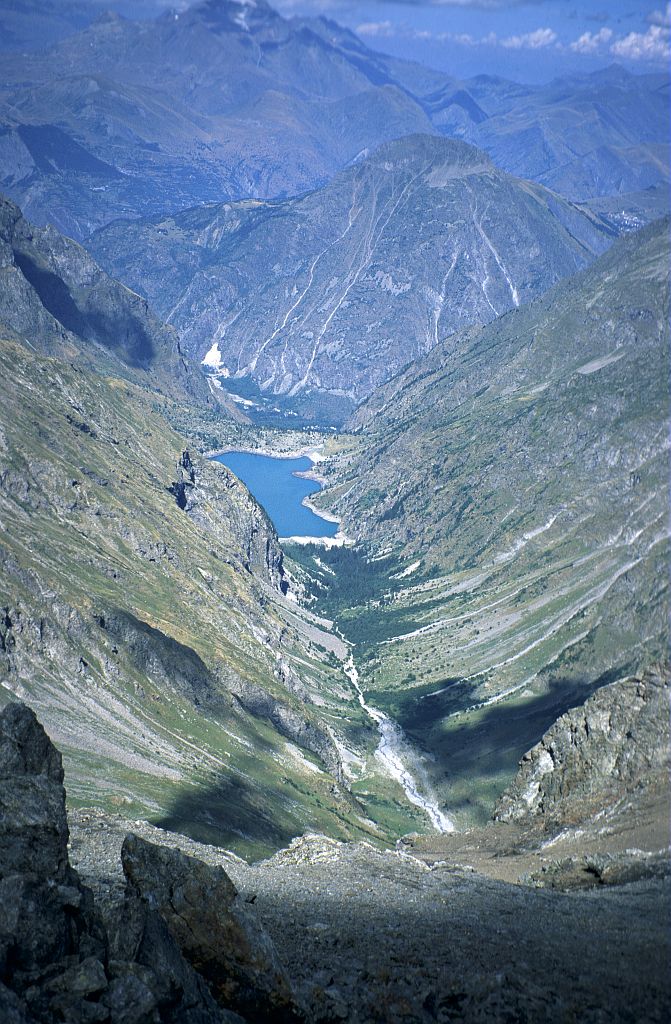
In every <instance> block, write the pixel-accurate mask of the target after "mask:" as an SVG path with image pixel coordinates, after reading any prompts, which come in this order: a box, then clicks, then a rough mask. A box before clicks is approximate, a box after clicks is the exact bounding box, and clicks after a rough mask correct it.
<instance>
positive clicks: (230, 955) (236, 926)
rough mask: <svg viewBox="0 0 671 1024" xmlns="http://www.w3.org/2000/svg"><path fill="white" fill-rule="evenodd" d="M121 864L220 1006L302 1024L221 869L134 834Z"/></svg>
mask: <svg viewBox="0 0 671 1024" xmlns="http://www.w3.org/2000/svg"><path fill="white" fill-rule="evenodd" d="M121 862H122V865H123V870H124V874H125V876H126V878H127V879H128V882H129V885H130V887H131V889H132V890H134V891H135V892H137V894H138V895H139V896H140V897H142V899H143V900H144V901H146V903H147V904H148V905H149V906H150V907H151V908H152V909H153V910H157V911H158V912H159V914H160V915H161V917H162V918H163V920H164V921H165V922H166V924H167V926H168V930H169V932H170V934H171V935H172V937H173V938H174V939H175V941H176V942H177V944H178V946H179V947H180V949H181V951H182V953H183V954H184V956H185V957H186V959H187V960H188V961H189V962H190V963H191V964H192V965H193V967H195V968H196V969H197V970H198V972H199V973H200V974H202V976H203V977H204V978H206V979H207V980H208V982H209V983H210V986H211V989H212V992H213V994H214V995H215V996H216V998H217V1000H218V1001H219V1002H220V1003H222V1004H223V1005H226V1006H232V1007H235V1008H236V1009H242V1010H243V1012H244V1013H245V1016H246V1017H247V1018H248V1019H249V1020H253V1021H257V1020H258V1021H264V1020H267V1019H270V1020H273V1021H277V1022H278V1024H279V1022H281V1021H296V1020H299V1019H300V1015H299V1014H298V1013H297V1012H296V1010H295V1007H294V1001H293V996H292V992H291V986H290V984H289V980H288V978H287V976H286V974H285V972H284V970H283V968H282V967H281V965H280V963H279V961H278V959H277V954H276V952H275V948H274V946H273V944H272V942H271V941H270V939H269V937H268V935H267V933H266V932H265V931H264V929H263V927H262V926H261V924H260V922H259V921H258V918H257V917H256V914H255V912H254V910H253V909H252V907H250V906H249V904H247V903H245V901H244V900H243V899H242V898H241V897H240V896H239V895H238V892H237V890H236V888H235V886H234V885H233V883H232V882H231V880H230V878H229V877H228V875H227V874H226V872H225V871H224V869H223V868H222V867H210V866H208V865H207V864H203V862H202V861H199V860H196V859H195V858H194V857H187V856H186V855H185V854H183V853H182V852H181V851H180V850H175V849H168V848H166V847H164V846H157V845H155V844H153V843H148V842H147V841H146V840H145V839H142V838H140V837H139V836H136V835H133V834H130V835H128V836H126V838H125V840H124V843H123V846H122V848H121Z"/></svg>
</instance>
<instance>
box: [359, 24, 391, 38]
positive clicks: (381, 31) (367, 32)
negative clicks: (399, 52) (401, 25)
mask: <svg viewBox="0 0 671 1024" xmlns="http://www.w3.org/2000/svg"><path fill="white" fill-rule="evenodd" d="M354 31H355V32H356V33H357V34H358V35H360V36H382V37H383V38H388V37H389V36H393V35H395V34H396V33H395V28H394V25H392V23H391V22H390V21H364V22H363V24H362V25H357V27H356V29H355V30H354Z"/></svg>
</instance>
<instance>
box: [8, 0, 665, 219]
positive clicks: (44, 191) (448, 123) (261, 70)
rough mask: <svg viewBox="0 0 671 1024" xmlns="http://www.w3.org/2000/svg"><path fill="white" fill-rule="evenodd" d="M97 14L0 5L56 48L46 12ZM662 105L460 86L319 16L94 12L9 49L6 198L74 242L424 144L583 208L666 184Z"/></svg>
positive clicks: (233, 7) (661, 84)
mask: <svg viewBox="0 0 671 1024" xmlns="http://www.w3.org/2000/svg"><path fill="white" fill-rule="evenodd" d="M127 6H128V9H131V7H132V5H127ZM80 8H81V10H80ZM90 10H91V8H90V5H78V4H73V5H70V4H66V5H65V6H62V5H59V6H58V7H57V6H56V5H54V4H49V3H48V2H47V0H25V3H24V4H22V5H15V4H14V5H9V8H8V7H7V5H5V7H4V8H3V7H2V5H1V4H0V24H8V25H9V23H10V22H11V20H12V18H14V19H15V20H16V18H19V16H20V15H21V17H23V18H24V20H25V19H26V18H27V17H28V16H30V19H31V23H33V24H34V25H35V30H34V31H35V38H54V36H53V31H55V29H53V24H52V23H53V19H54V18H56V19H57V20H58V18H61V20H62V19H65V21H64V22H63V24H64V25H65V27H64V28H63V32H65V31H66V30H67V31H70V28H72V29H74V28H75V27H76V25H77V24H79V23H81V21H82V19H83V17H84V13H83V12H88V13H87V16H88V15H90ZM3 12H4V13H3ZM8 12H9V13H8ZM22 12H23V13H22ZM59 12H60V13H59ZM136 12H137V13H136V15H135V16H140V15H142V14H146V8H145V7H143V6H142V5H140V6H139V7H137V8H136ZM10 15H11V17H10ZM3 17H4V18H5V21H4V22H2V20H1V19H2V18H3ZM8 18H9V21H8V20H7V19H8ZM66 22H67V24H65V23H66ZM59 24H60V22H59ZM50 25H51V26H52V28H49V26H50ZM68 26H70V27H68ZM49 32H52V36H49ZM45 33H46V36H45ZM56 34H57V35H59V36H60V35H61V34H62V32H61V30H60V29H59V30H58V32H57V33H56ZM24 35H25V33H24ZM10 38H11V33H10ZM16 39H17V40H19V36H16ZM667 108H668V81H667V80H666V79H665V78H664V76H661V75H647V76H634V75H630V74H628V73H627V72H625V71H624V70H623V69H621V68H612V69H609V70H607V71H603V72H599V73H597V74H594V75H588V76H584V77H578V78H571V79H565V80H560V81H556V82H553V83H551V84H550V85H548V86H542V87H537V86H533V87H532V86H523V85H519V84H516V83H514V82H508V81H505V80H503V79H497V78H492V77H490V76H479V77H477V78H474V79H471V80H469V81H466V82H460V81H458V80H457V79H454V78H452V77H450V76H449V75H445V74H442V73H440V72H436V71H432V70H431V69H427V68H422V67H420V66H419V65H417V64H414V63H411V62H406V61H403V60H399V59H397V58H392V57H388V56H385V55H383V54H379V53H375V52H374V51H372V50H370V49H369V48H368V47H366V46H365V45H364V44H363V43H362V42H361V41H360V40H359V39H358V38H357V37H356V36H355V35H354V34H353V33H352V32H350V31H348V30H347V29H344V28H341V27H340V26H338V25H336V24H335V23H334V22H332V21H328V20H326V19H323V18H314V19H286V18H283V17H281V16H280V15H279V14H278V13H277V12H276V11H274V10H273V9H272V7H270V6H269V5H268V4H267V3H266V2H265V0H250V2H246V3H242V2H241V0H204V2H202V3H200V4H196V5H195V6H193V7H191V8H189V9H188V10H186V11H184V12H181V13H177V12H174V11H173V12H167V13H165V14H163V15H162V16H160V17H158V18H157V19H155V20H146V21H134V20H128V19H127V18H124V17H121V16H120V15H118V14H110V13H107V14H101V15H100V16H99V17H98V18H97V19H96V20H95V21H94V22H93V24H91V25H89V26H87V27H86V28H84V29H83V31H80V32H77V33H76V34H70V35H68V36H67V37H66V38H62V39H60V41H58V42H56V43H55V44H54V45H53V46H52V47H51V48H50V49H48V50H46V51H44V52H40V53H37V52H30V53H29V52H22V53H20V54H5V55H4V56H3V86H2V90H1V91H0V187H1V188H3V189H4V191H5V192H6V193H7V194H9V195H11V196H12V198H13V199H14V200H15V201H17V202H18V203H19V204H20V205H21V207H22V208H23V210H24V212H25V213H26V215H27V216H29V217H31V218H32V219H33V220H34V221H35V222H37V223H46V222H47V221H51V222H53V223H54V224H55V225H56V226H57V227H58V228H59V229H60V230H62V231H65V232H66V233H68V234H70V235H72V236H74V237H76V238H79V239H81V238H84V237H86V235H88V234H89V233H90V232H91V231H92V230H94V229H95V228H97V227H100V226H101V225H103V224H105V223H107V222H109V221H110V220H113V219H115V218H116V217H137V216H142V215H144V216H147V215H158V214H159V213H166V212H167V213H172V212H175V211H177V210H179V209H183V208H186V207H189V206H193V205H195V204H196V203H201V202H213V201H224V200H229V199H239V198H248V197H257V198H278V197H286V196H289V195H295V194H298V193H301V192H304V191H306V190H308V189H312V188H314V187H316V186H318V185H321V184H323V183H325V182H326V181H327V180H329V179H330V178H331V177H332V176H333V175H334V174H335V173H336V172H337V171H338V170H340V169H342V168H343V167H344V166H346V165H347V164H348V163H349V162H350V161H352V160H354V159H356V158H357V157H360V156H361V155H362V154H363V153H366V152H369V151H371V150H372V149H374V148H375V147H376V146H378V145H379V144H380V143H382V142H384V141H388V140H392V139H395V138H399V137H401V136H403V135H407V134H410V133H414V132H424V133H431V132H433V133H441V134H444V135H447V136H449V137H457V138H463V139H464V140H466V141H469V142H472V143H473V144H475V145H477V146H479V147H480V148H483V149H485V150H486V151H487V152H488V153H489V154H490V156H491V157H492V159H493V160H494V162H495V163H496V164H497V165H498V166H500V167H502V168H503V169H504V170H507V171H509V172H511V173H513V174H516V175H518V176H520V177H524V178H530V179H533V180H537V181H539V182H541V183H542V184H545V185H548V186H549V187H551V188H553V189H555V190H557V191H559V192H560V193H562V194H564V195H567V196H569V197H571V198H574V199H575V198H579V199H585V198H588V197H590V196H593V195H597V194H599V195H601V194H611V193H618V192H632V191H638V190H640V189H642V188H647V187H648V186H650V185H654V184H656V183H659V182H660V181H667V180H668V142H669V135H668V124H667V120H668V119H667Z"/></svg>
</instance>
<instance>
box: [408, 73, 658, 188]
mask: <svg viewBox="0 0 671 1024" xmlns="http://www.w3.org/2000/svg"><path fill="white" fill-rule="evenodd" d="M422 102H423V104H424V106H425V108H426V109H427V111H428V113H429V116H430V117H431V121H432V124H433V125H434V127H436V128H438V129H439V130H440V131H441V132H443V133H444V134H445V135H448V136H451V137H457V138H463V139H465V140H466V141H468V142H471V143H473V144H474V145H476V146H480V147H481V148H482V149H484V150H485V151H486V152H487V153H489V155H490V156H491V158H492V160H493V161H494V163H495V164H497V165H498V166H499V167H502V168H504V169H505V170H506V171H508V172H509V173H511V174H516V175H518V176H519V177H521V178H530V179H531V180H533V181H537V182H539V183H540V184H542V185H546V186H547V187H548V188H551V189H553V190H554V191H556V192H559V193H560V194H561V195H564V196H567V197H568V198H570V199H573V200H586V199H589V198H591V197H593V196H603V195H615V194H618V193H626V192H636V191H639V190H641V189H645V188H648V187H649V186H651V185H657V184H659V183H668V180H669V119H668V108H669V80H668V78H666V77H665V76H664V75H662V74H659V75H632V74H630V73H629V72H627V71H625V69H624V68H622V67H619V66H617V65H614V66H612V67H610V68H606V69H604V70H600V71H595V72H593V73H592V74H589V75H582V76H578V75H576V76H573V77H567V78H560V79H557V80H556V81H553V82H550V83H549V84H547V85H543V86H515V84H514V83H511V82H505V81H504V80H501V79H496V78H491V77H490V76H487V75H481V76H478V77H476V78H473V79H471V80H469V81H466V82H464V83H462V85H461V87H460V88H459V89H458V90H455V89H454V88H453V87H452V86H450V85H447V86H446V87H442V88H440V89H438V90H436V91H435V92H434V93H429V94H427V95H424V96H423V97H422Z"/></svg>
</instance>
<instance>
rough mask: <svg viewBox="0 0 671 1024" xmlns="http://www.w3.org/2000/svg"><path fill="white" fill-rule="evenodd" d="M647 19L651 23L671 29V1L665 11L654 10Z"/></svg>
mask: <svg viewBox="0 0 671 1024" xmlns="http://www.w3.org/2000/svg"><path fill="white" fill-rule="evenodd" d="M647 20H648V23H649V24H650V25H661V26H662V28H668V29H671V3H668V4H667V5H666V10H665V11H652V12H651V13H650V14H649V15H648V18H647Z"/></svg>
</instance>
